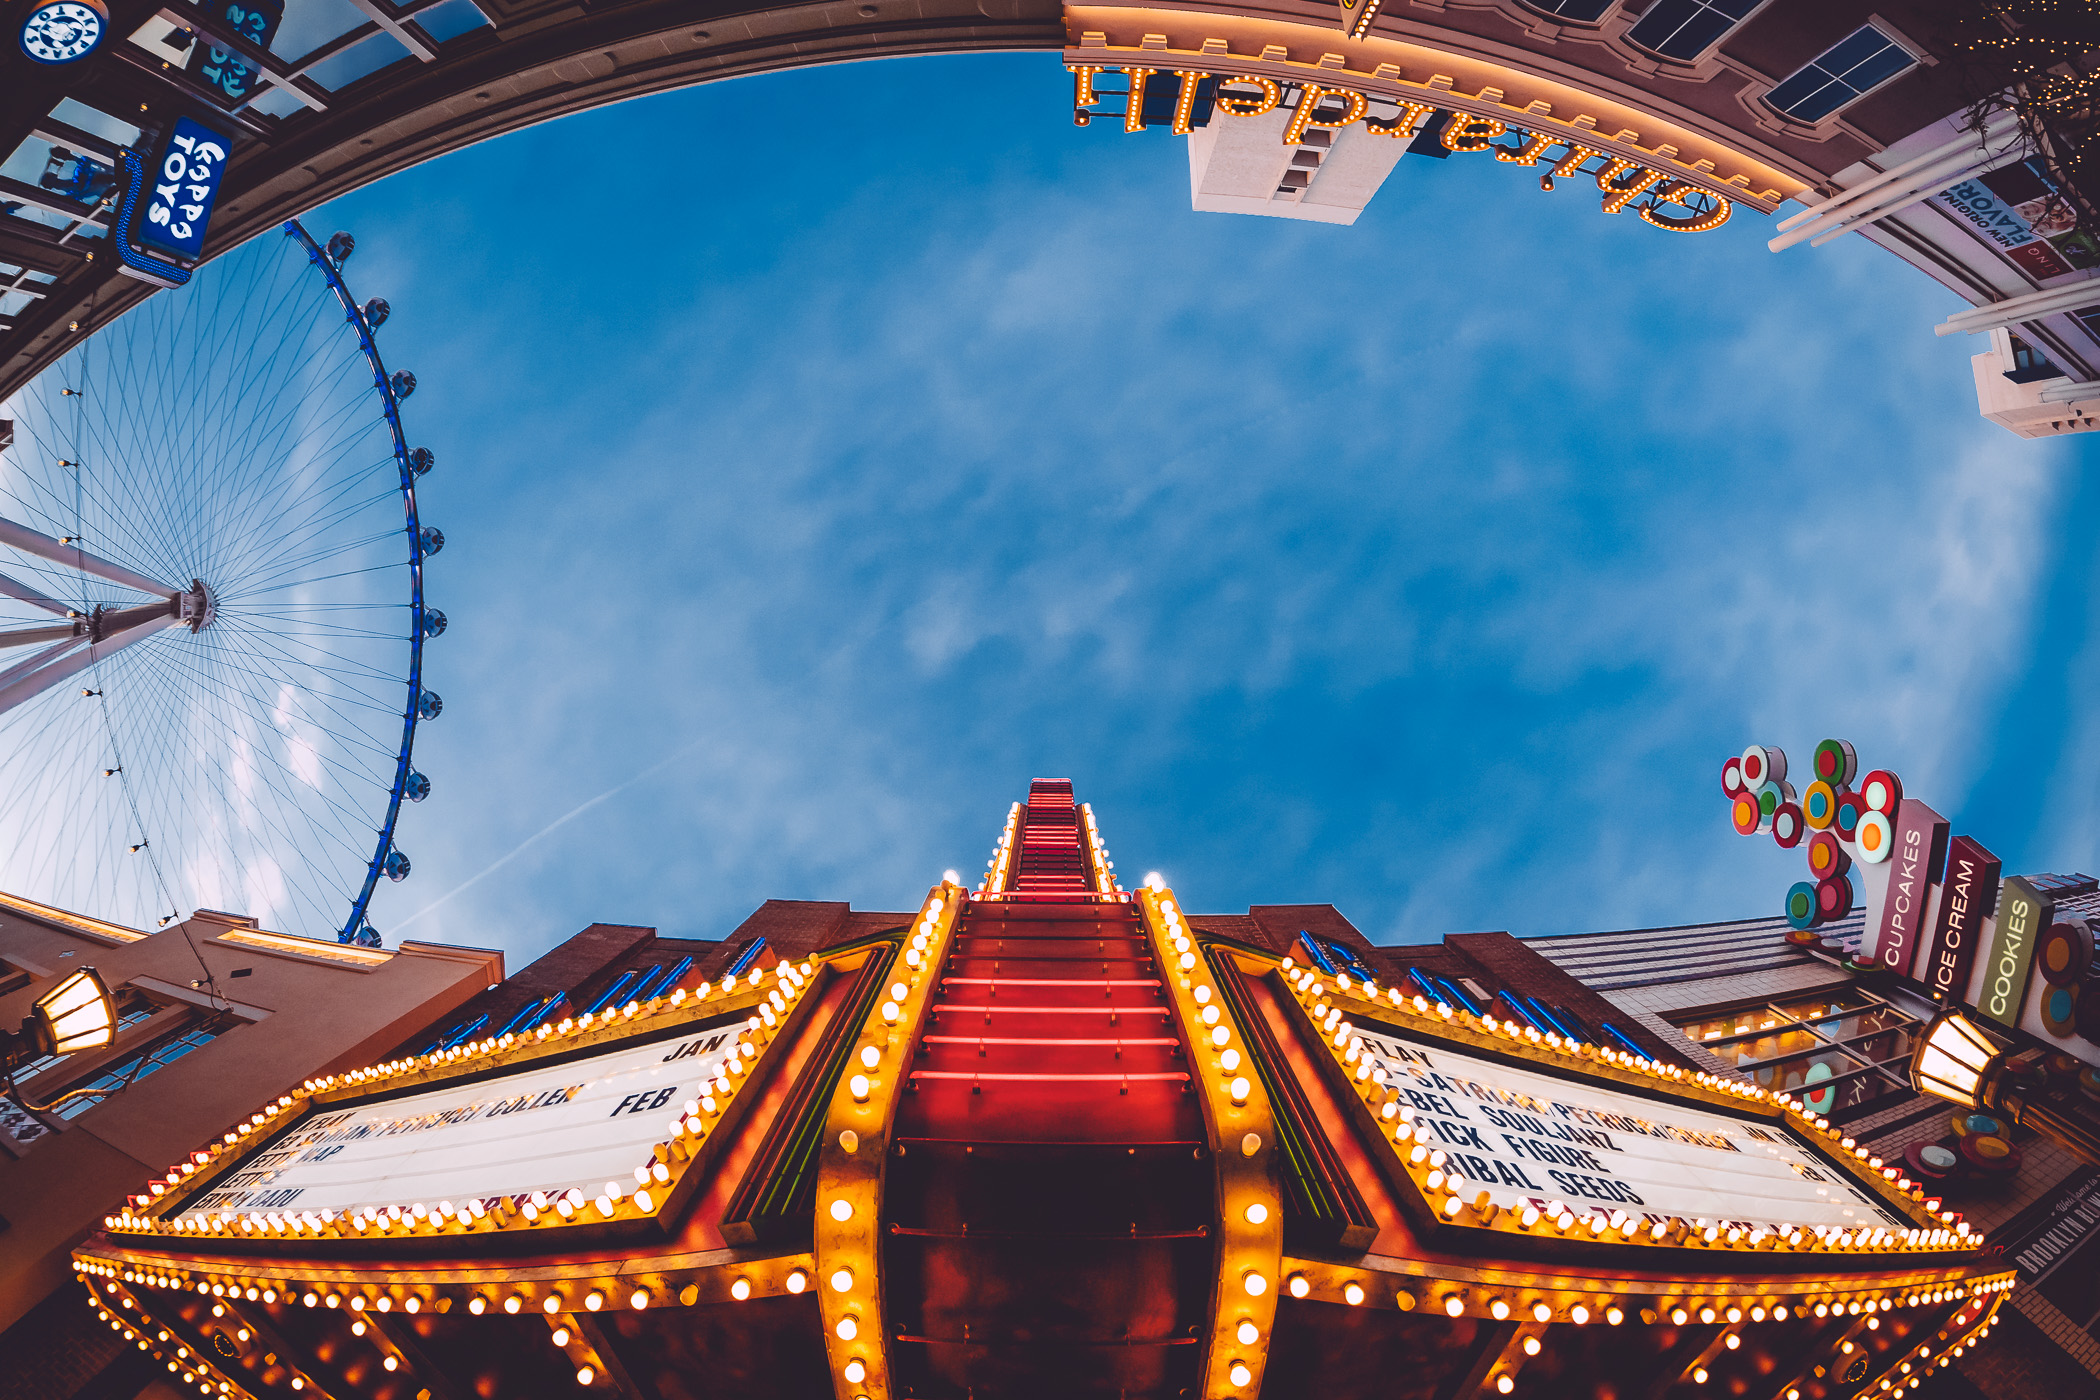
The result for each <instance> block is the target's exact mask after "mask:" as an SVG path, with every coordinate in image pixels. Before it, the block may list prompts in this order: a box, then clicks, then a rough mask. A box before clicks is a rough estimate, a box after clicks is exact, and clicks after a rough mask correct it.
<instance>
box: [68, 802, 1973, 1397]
mask: <svg viewBox="0 0 2100 1400" xmlns="http://www.w3.org/2000/svg"><path fill="white" fill-rule="evenodd" d="M768 908H769V909H771V908H773V906H768ZM785 908H786V907H785V906H783V909H785ZM762 912H763V911H762ZM776 912H777V911H776ZM788 912H792V911H787V912H782V913H781V914H780V917H781V918H783V919H785V918H786V917H787V913H788ZM755 917H756V916H755ZM1335 917H1336V916H1334V915H1333V913H1332V911H1331V910H1326V909H1325V908H1324V906H1303V907H1294V908H1284V909H1281V910H1277V909H1256V910H1252V911H1250V912H1249V914H1248V915H1247V916H1221V917H1218V918H1209V917H1203V916H1196V915H1190V914H1187V913H1185V912H1184V911H1183V910H1182V908H1181V907H1180V903H1179V900H1178V899H1177V897H1176V896H1175V894H1174V892H1173V891H1171V890H1168V889H1163V888H1162V889H1140V890H1137V891H1125V890H1123V889H1120V888H1119V887H1118V885H1117V883H1116V881H1115V878H1114V876H1113V874H1112V871H1111V869H1110V867H1109V864H1108V860H1107V854H1106V850H1105V847H1104V846H1103V844H1102V842H1101V838H1100V835H1099V832H1098V830H1097V828H1096V826H1095V824H1094V819H1093V816H1092V813H1091V812H1090V811H1089V810H1088V809H1086V808H1084V807H1077V806H1075V805H1074V803H1073V799H1072V796H1071V790H1070V786H1069V784H1060V783H1053V782H1039V783H1037V784H1036V785H1035V788H1034V789H1033V791H1032V792H1031V794H1030V799H1029V801H1028V802H1027V803H1025V804H1016V805H1015V808H1014V810H1013V813H1012V814H1011V816H1010V817H1009V819H1008V822H1007V825H1006V827H1005V829H1004V831H1003V832H1002V833H1001V835H1000V839H999V843H998V846H997V848H996V850H995V851H994V854H993V857H992V861H991V864H990V866H989V869H988V873H987V876H986V878H985V881H984V883H983V884H982V886H980V888H978V889H976V890H974V891H972V890H965V889H964V888H963V887H962V886H961V885H960V884H958V883H956V882H953V881H944V882H943V883H941V884H939V885H936V886H935V887H933V888H932V889H931V890H930V891H929V892H928V894H927V896H926V898H925V900H924V902H923V903H922V905H921V906H920V908H919V909H918V910H917V911H916V912H915V913H912V914H907V915H899V916H891V917H887V918H876V917H871V916H865V915H854V916H853V917H852V918H850V919H845V918H843V917H842V918H839V919H834V920H833V921H832V923H831V924H830V925H829V926H828V927H829V930H830V931H829V932H828V933H827V934H826V935H825V936H824V938H823V940H821V941H822V942H823V946H819V947H813V948H811V949H810V950H809V952H808V955H807V956H800V955H797V956H795V957H793V958H791V959H782V958H779V957H776V956H771V955H767V954H760V955H758V956H756V957H750V956H746V957H745V959H744V965H742V966H740V967H739V968H738V970H737V972H736V973H735V974H733V975H726V976H719V977H718V978H717V979H714V980H711V981H709V982H706V983H700V984H697V985H693V986H691V987H690V989H688V988H687V987H685V986H679V987H677V988H675V989H674V990H672V991H671V992H670V993H669V994H668V995H664V996H654V995H652V996H650V997H649V998H647V999H646V1000H640V1001H636V1000H628V1001H624V1002H622V1001H619V1000H617V999H614V1000H609V1001H607V1002H605V1004H604V1005H603V1007H602V1009H598V1010H596V1011H593V1012H590V1013H582V1014H571V1013H570V1012H568V1011H563V1012H561V1013H560V1014H559V1015H558V1017H557V1018H556V1019H554V1020H551V1021H543V1022H541V1023H539V1024H537V1025H532V1026H528V1027H525V1028H521V1029H511V1030H507V1031H505V1032H504V1033H502V1034H499V1035H494V1036H484V1037H482V1038H479V1039H468V1040H465V1041H462V1042H460V1043H458V1044H454V1045H452V1046H451V1047H450V1048H448V1049H443V1050H435V1051H432V1052H430V1053H427V1054H418V1055H415V1056H412V1057H402V1058H399V1059H394V1060H390V1061H388V1062H386V1063H383V1064H379V1065H375V1066H372V1067H370V1068H366V1069H359V1070H355V1071H351V1072H349V1073H345V1074H340V1075H330V1076H326V1077H323V1078H320V1079H317V1080H314V1081H312V1082H310V1083H309V1084H307V1085H306V1086H304V1088H303V1089H302V1090H301V1091H300V1092H297V1093H294V1094H288V1095H284V1096H282V1097H280V1098H279V1099H277V1100H276V1101H274V1102H272V1103H269V1104H264V1105H260V1106H258V1109H257V1111H256V1112H255V1113H254V1114H253V1115H252V1116H251V1117H250V1118H249V1119H248V1120H247V1121H246V1122H245V1123H244V1124H242V1125H241V1126H240V1127H239V1128H238V1129H236V1130H235V1131H233V1132H229V1133H227V1134H225V1135H223V1137H221V1138H220V1139H219V1140H217V1141H214V1142H210V1143H203V1144H198V1145H197V1149H196V1150H195V1151H194V1152H192V1153H191V1154H190V1155H189V1156H187V1157H186V1158H184V1159H183V1160H182V1161H180V1162H178V1163H175V1164H174V1165H172V1166H171V1167H170V1168H169V1170H168V1171H167V1172H165V1173H164V1174H163V1175H162V1176H161V1177H159V1178H157V1179H156V1180H155V1181H153V1182H152V1183H150V1184H148V1185H145V1186H143V1187H142V1188H141V1189H139V1190H138V1191H137V1192H136V1193H135V1195H134V1196H133V1197H132V1202H131V1205H130V1207H129V1208H127V1210H126V1211H125V1212H123V1213H122V1214H120V1215H115V1216H112V1217H111V1218H110V1220H109V1222H108V1228H107V1230H106V1231H105V1232H104V1233H102V1234H101V1235H98V1236H97V1237H95V1238H93V1239H92V1240H90V1241H89V1242H88V1243H87V1244H85V1245H84V1246H82V1247H81V1248H80V1249H79V1250H78V1251H77V1252H76V1253H75V1256H74V1260H75V1265H76V1268H77V1269H78V1270H79V1272H80V1273H81V1275H82V1277H83V1280H84V1281H85V1282H86V1284H87V1285H88V1287H89V1289H90V1290H91V1293H92V1296H93V1300H94V1306H95V1308H96V1310H97V1311H98V1313H99V1314H101V1315H103V1316H104V1318H105V1319H106V1321H107V1323H108V1325H109V1326H110V1327H112V1328H114V1329H117V1330H118V1331H119V1332H121V1333H122V1334H123V1335H125V1336H126V1337H127V1338H129V1339H131V1340H132V1341H134V1342H135V1343H136V1345H137V1346H138V1347H140V1348H141V1349H142V1351H143V1352H144V1353H145V1354H148V1355H150V1356H152V1357H153V1358H154V1359H155V1360H156V1362H157V1363H158V1364H160V1365H163V1366H165V1368H166V1372H167V1375H168V1377H169V1379H170V1381H171V1382H176V1383H179V1386H180V1388H183V1389H194V1390H195V1391H196V1392H198V1393H199V1394H202V1395H212V1396H252V1397H287V1400H289V1397H293V1396H303V1395H306V1394H308V1393H314V1394H319V1395H322V1396H329V1397H336V1398H337V1400H348V1397H350V1396H371V1397H373V1398H374V1400H450V1398H451V1397H459V1400H464V1397H466V1396H469V1395H480V1396H492V1397H493V1396H505V1397H510V1396H540V1395H548V1396H555V1395H576V1394H583V1393H593V1392H597V1391H604V1392H606V1393H611V1394H618V1395H621V1396H633V1397H644V1398H645V1400H678V1397H683V1396H700V1395H709V1394H717V1393H721V1392H723V1391H730V1390H733V1391H734V1392H736V1393H739V1394H748V1395H758V1396H764V1395H794V1396H817V1395H825V1394H831V1395H837V1396H840V1397H847V1398H848V1400H851V1397H861V1396H865V1397H868V1398H869V1400H885V1397H891V1396H926V1397H933V1396H943V1397H945V1396H964V1395H971V1394H977V1395H985V1396H991V1395H1033V1394H1044V1395H1049V1394H1058V1395H1072V1394H1099V1395H1109V1394H1120V1395H1126V1396H1137V1395H1162V1396H1171V1395H1176V1394H1188V1395H1198V1394H1200V1395H1203V1396H1206V1397H1228V1396H1238V1395H1248V1396H1251V1395H1255V1394H1268V1395H1278V1396H1282V1395H1289V1396H1296V1395H1316V1394H1318V1395H1358V1394H1378V1395H1381V1396H1383V1395H1398V1396H1416V1395H1419V1396H1424V1397H1430V1396H1449V1395H1475V1394H1481V1395H1493V1394H1509V1393H1518V1392H1521V1393H1526V1394H1539V1395H1563V1394H1591V1393H1599V1394H1602V1393H1611V1394H1619V1395H1628V1394H1656V1395H1660V1394H1673V1395H1675V1394H1682V1395H1687V1396H1689V1395H1695V1394H1714V1395H1745V1396H1773V1397H1779V1396H1791V1397H1793V1400H1822V1398H1823V1397H1831V1396H1840V1395H1842V1396H1852V1395H1859V1394H1881V1395H1892V1394H1895V1393H1898V1392H1902V1391H1908V1390H1911V1389H1915V1388H1916V1387H1917V1386H1918V1385H1919V1384H1921V1383H1922V1382H1923V1380H1924V1378H1925V1377H1926V1376H1928V1375H1929V1374H1930V1373H1931V1372H1932V1371H1933V1370H1935V1369H1937V1368H1938V1367H1940V1366H1942V1365H1944V1364H1946V1363H1947V1362H1948V1361H1949V1360H1950V1359H1952V1358H1954V1357H1956V1356H1959V1355H1961V1354H1964V1353H1965V1352H1967V1351H1968V1350H1970V1349H1972V1348H1974V1347H1975V1346H1976V1345H1977V1343H1978V1342H1979V1341H1980V1340H1981V1338H1982V1337H1983V1335H1984V1334H1985V1333H1986V1332H1988V1330H1989V1329H1990V1326H1991V1323H1992V1319H1993V1317H1994V1316H1995V1314H1996V1312H1997V1309H1998V1307H1999V1305H2000V1303H2001V1302H2002V1300H2003V1296H2004V1292H2005V1289H2006V1287H2007V1285H2008V1277H2009V1273H2008V1270H2007V1268H2006V1267H2005V1265H2004V1264H2003V1263H2002V1262H2001V1261H1999V1260H1997V1259H1996V1258H1994V1257H1992V1256H1990V1255H1989V1254H1988V1253H1986V1252H1983V1251H1980V1250H1979V1248H1978V1246H1979V1244H1980V1240H1979V1237H1978V1236H1977V1235H1976V1234H1975V1233H1974V1232H1973V1231H1972V1230H1971V1227H1970V1226H1969V1225H1968V1223H1967V1222H1965V1221H1963V1220H1962V1219H1960V1218H1959V1217H1958V1216H1957V1215H1956V1214H1955V1213H1954V1212H1953V1211H1951V1210H1949V1209H1947V1208H1946V1207H1945V1203H1944V1202H1942V1201H1941V1200H1939V1199H1938V1198H1937V1197H1935V1196H1934V1195H1933V1193H1932V1192H1930V1191H1928V1190H1927V1189H1926V1188H1925V1187H1924V1186H1923V1185H1922V1183H1920V1182H1918V1181H1915V1180H1913V1179H1912V1177H1911V1175H1910V1173H1909V1172H1908V1171H1907V1170H1906V1168H1905V1166H1904V1164H1902V1163H1900V1162H1887V1161H1883V1160H1882V1159H1881V1158H1880V1157H1878V1156H1876V1155H1874V1154H1872V1153H1871V1152H1870V1151H1869V1149H1868V1148H1866V1147H1865V1146H1864V1145H1862V1144H1860V1143H1858V1142H1855V1141H1854V1140H1853V1139H1852V1138H1851V1137H1849V1136H1846V1135H1844V1133H1843V1131H1842V1130H1840V1129H1838V1128H1835V1127H1833V1126H1831V1125H1830V1123H1829V1122H1828V1121H1827V1120H1825V1119H1823V1118H1821V1117H1820V1116H1818V1115H1817V1113H1815V1112H1814V1111H1813V1110H1812V1109H1811V1108H1810V1107H1809V1106H1808V1105H1807V1104H1806V1103H1804V1101H1803V1100H1802V1099H1801V1098H1800V1097H1798V1096H1793V1095H1787V1094H1780V1093H1773V1092H1770V1091H1767V1090H1765V1089H1762V1088H1759V1087H1757V1086H1754V1085H1751V1084H1748V1083H1745V1082H1743V1081H1741V1080H1737V1079H1733V1078H1728V1077H1725V1076H1722V1075H1718V1074H1713V1073H1709V1072H1707V1071H1706V1070H1702V1069H1700V1068H1697V1067H1696V1064H1695V1063H1694V1061H1693V1059H1692V1057H1690V1056H1688V1055H1684V1056H1680V1055H1675V1054H1673V1053H1670V1052H1669V1050H1668V1048H1667V1047H1661V1046H1658V1045H1657V1044H1656V1043H1655V1042H1654V1040H1653V1038H1652V1037H1651V1036H1650V1035H1649V1033H1648V1032H1647V1031H1645V1030H1641V1029H1639V1028H1637V1027H1636V1028H1632V1029H1631V1030H1629V1029H1628V1028H1625V1027H1620V1026H1617V1025H1613V1026H1610V1027H1608V1028H1606V1027H1600V1028H1599V1029H1598V1030H1596V1031H1594V1032H1592V1031H1591V1030H1590V1026H1589V1023H1588V1022H1587V1021H1584V1020H1583V1017H1582V1013H1583V1012H1584V1011H1587V1012H1589V1013H1590V1015H1591V1016H1592V1017H1594V1014H1595V1007H1596V1006H1597V1005H1599V1004H1600V1003H1596V1002H1594V1001H1585V1000H1584V999H1583V997H1584V996H1585V995H1586V994H1585V993H1584V992H1583V989H1582V988H1581V987H1580V985H1579V984H1578V983H1575V982H1574V981H1572V980H1566V981H1565V985H1562V984H1559V983H1553V984H1550V985H1549V984H1548V983H1544V982H1541V983H1537V984H1535V985H1537V986H1539V987H1542V988H1543V993H1542V995H1541V996H1540V997H1538V998H1535V999H1533V1000H1531V1001H1527V1002H1526V1003H1525V1004H1526V1005H1528V1006H1532V1007H1533V1009H1534V1010H1535V1011H1536V1013H1537V1015H1538V1017H1540V1018H1543V1019H1544V1020H1545V1021H1546V1022H1547V1023H1548V1024H1550V1025H1553V1026H1557V1027H1560V1029H1552V1030H1546V1031H1541V1030H1540V1029H1539V1026H1538V1024H1537V1023H1536V1022H1535V1021H1532V1020H1530V1019H1529V1018H1526V1019H1525V1020H1521V1021H1520V1020H1519V1019H1518V1018H1517V1017H1515V1016H1501V1015H1497V1014H1496V1012H1497V1011H1498V1010H1500V1009H1501V1003H1500V1002H1497V1003H1495V1004H1494V1005H1485V1004H1480V1003H1478V1002H1476V1000H1475V997H1474V991H1476V990H1478V985H1477V979H1473V978H1471V977H1470V976H1468V975H1467V974H1465V973H1464V971H1463V969H1460V968H1459V967H1458V966H1457V964H1456V963H1455V962H1454V963H1452V964H1450V966H1449V967H1448V968H1446V970H1447V971H1450V972H1452V974H1453V975H1452V976H1450V977H1445V976H1442V975H1441V974H1440V973H1439V972H1438V970H1437V969H1438V967H1439V966H1441V965H1440V964H1436V963H1435V961H1434V957H1430V958H1428V959H1426V960H1425V961H1424V962H1423V963H1422V966H1423V968H1424V969H1425V971H1424V972H1423V973H1422V975H1421V976H1420V977H1414V976H1410V977H1409V978H1407V979H1404V980H1402V979H1396V980H1395V981H1394V982H1393V984H1392V985H1387V984H1385V983H1384V982H1383V981H1382V980H1381V977H1380V975H1379V972H1378V969H1377V966H1375V964H1376V963H1378V962H1379V961H1380V960H1381V956H1382V950H1371V949H1370V948H1369V946H1368V945H1365V944H1362V943H1361V940H1360V939H1359V938H1355V937H1353V931H1352V936H1350V937H1342V936H1335V937H1329V936H1328V932H1327V925H1326V924H1323V923H1322V922H1321V920H1322V918H1326V919H1328V920H1330V921H1333V920H1334V919H1335ZM1469 937H1470V938H1473V939H1476V940H1477V939H1482V938H1498V937H1500V936H1490V935H1475V936H1469ZM783 941H784V940H783ZM1451 942H1452V945H1453V947H1454V948H1456V947H1458V946H1459V945H1461V944H1464V940H1459V939H1454V940H1452V941H1451ZM1502 942H1503V943H1507V944H1512V945H1513V940H1507V939H1503V940H1502ZM751 946H753V947H756V946H758V945H757V944H755V943H754V944H752V945H751ZM1465 946H1470V947H1472V948H1474V949H1475V951H1476V953H1478V954H1479V956H1482V957H1486V956H1489V955H1491V954H1494V955H1499V954H1497V952H1496V950H1497V949H1498V948H1499V947H1500V945H1499V944H1498V945H1494V946H1489V945H1487V944H1480V943H1477V942H1476V943H1473V944H1469V945H1465ZM1442 951H1443V950H1429V952H1430V953H1431V954H1436V953H1439V952H1442ZM1452 956H1453V957H1454V958H1455V957H1456V956H1457V953H1456V952H1453V954H1452ZM1308 958H1309V959H1311V961H1310V962H1308V961H1307V959H1308ZM1530 961H1531V962H1532V963H1535V964H1536V965H1537V966H1538V967H1539V968H1543V969H1545V973H1544V974H1541V975H1550V974H1551V967H1550V964H1547V963H1545V962H1544V961H1543V960H1540V959H1536V958H1532V959H1530ZM1519 994H1520V993H1519V992H1516V991H1511V990H1509V989H1504V990H1503V991H1502V992H1500V993H1498V995H1519ZM1556 1008H1557V1009H1558V1015H1557V1016H1556ZM1571 1008H1572V1009H1571ZM1578 1023H1580V1024H1581V1025H1582V1030H1581V1031H1577V1030H1575V1026H1576V1025H1577V1024H1578ZM1563 1030H1565V1031H1566V1032H1567V1033H1566V1034H1563V1033H1562V1031H1563ZM1591 1034H1595V1035H1597V1036H1598V1037H1599V1039H1597V1040H1592V1039H1591V1038H1590V1035H1591ZM1682 1043H1683V1044H1685V1045H1687V1046H1689V1045H1691V1044H1692V1042H1691V1041H1689V1040H1685V1041H1683V1042H1682Z"/></svg>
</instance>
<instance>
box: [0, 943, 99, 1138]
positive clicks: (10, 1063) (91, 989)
mask: <svg viewBox="0 0 2100 1400" xmlns="http://www.w3.org/2000/svg"><path fill="white" fill-rule="evenodd" d="M116 1036H117V1004H116V1002H115V1001H113V1000H112V999H111V998H110V995H109V988H108V987H107V986H105V985H104V984H103V981H102V975H101V974H100V973H98V972H96V971H95V969H94V968H92V967H83V968H81V969H80V970H78V971H77V972H72V973H68V974H67V975H66V976H64V977H62V978H60V979H59V982H58V985H57V986H55V987H53V988H52V989H51V990H50V991H48V992H46V993H44V994H43V995H42V996H40V997H38V998H37V999H36V1002H35V1004H34V1005H32V1006H31V1007H30V1008H29V1014H28V1015H27V1016H25V1017H23V1018H22V1029H21V1030H19V1031H0V1070H4V1071H5V1072H6V1074H7V1088H8V1092H9V1093H10V1094H14V1096H15V1098H16V1099H17V1101H19V1102H22V1105H23V1107H25V1108H33V1109H35V1110H36V1111H38V1112H44V1111H47V1110H49V1109H52V1108H56V1107H58V1105H60V1104H62V1103H64V1102H65V1101H66V1100H67V1099H71V1098H75V1097H77V1096H78V1095H79V1094H82V1093H87V1092H90V1091H88V1090H84V1089H83V1090H75V1091H73V1092H72V1093H69V1094H62V1095H60V1096H59V1097H58V1098H55V1099H53V1100H52V1101H51V1102H50V1103H48V1104H41V1105H37V1104H30V1103H28V1102H27V1101H26V1100H22V1098H21V1095H20V1094H19V1093H16V1091H15V1081H14V1072H15V1071H16V1070H17V1069H19V1068H20V1067H21V1066H22V1065H24V1064H26V1063H28V1062H29V1061H31V1060H34V1059H38V1058H40V1057H42V1056H45V1055H77V1054H79V1053H80V1052H81V1051H83V1050H101V1049H103V1048H105V1047H107V1046H108V1045H109V1044H110V1042H112V1041H114V1040H115V1039H116Z"/></svg>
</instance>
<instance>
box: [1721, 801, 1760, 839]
mask: <svg viewBox="0 0 2100 1400" xmlns="http://www.w3.org/2000/svg"><path fill="white" fill-rule="evenodd" d="M1729 816H1730V817H1731V818H1732V819H1733V820H1734V822H1735V831H1736V835H1738V836H1755V835H1757V833H1758V832H1760V831H1763V830H1764V829H1765V814H1764V809H1763V808H1761V807H1759V806H1758V805H1757V794H1755V793H1751V792H1739V793H1737V794H1736V797H1735V802H1734V804H1733V805H1732V806H1731V807H1730V809H1729Z"/></svg>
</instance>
